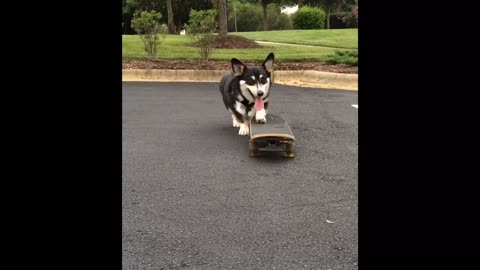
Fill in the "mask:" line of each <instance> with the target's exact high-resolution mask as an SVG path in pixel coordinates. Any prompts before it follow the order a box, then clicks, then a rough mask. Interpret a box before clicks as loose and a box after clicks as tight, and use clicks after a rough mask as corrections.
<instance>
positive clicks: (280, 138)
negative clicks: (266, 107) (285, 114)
mask: <svg viewBox="0 0 480 270" xmlns="http://www.w3.org/2000/svg"><path fill="white" fill-rule="evenodd" d="M266 118H267V122H266V123H265V124H261V123H256V122H255V121H254V120H252V121H250V134H249V141H248V154H249V156H250V157H256V156H260V155H261V152H284V154H285V156H286V157H290V158H293V157H295V136H294V135H293V132H292V130H291V129H290V127H289V126H288V124H287V122H286V121H285V120H284V119H283V118H281V117H280V116H278V115H274V114H268V115H267V116H266Z"/></svg>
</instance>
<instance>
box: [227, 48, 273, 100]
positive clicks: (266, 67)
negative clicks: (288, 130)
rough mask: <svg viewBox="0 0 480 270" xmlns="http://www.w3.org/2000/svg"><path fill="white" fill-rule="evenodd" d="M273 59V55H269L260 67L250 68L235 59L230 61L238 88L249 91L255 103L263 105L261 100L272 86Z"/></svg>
mask: <svg viewBox="0 0 480 270" xmlns="http://www.w3.org/2000/svg"><path fill="white" fill-rule="evenodd" d="M274 57H275V55H274V54H273V53H270V54H269V55H268V56H267V58H266V59H265V61H264V62H263V64H262V65H261V66H252V67H247V66H246V65H244V64H243V63H242V62H240V60H238V59H236V58H233V59H232V71H233V74H234V76H235V77H237V78H238V80H239V82H240V88H241V89H242V91H245V90H247V91H249V92H250V94H252V96H253V97H254V99H255V103H258V102H261V103H262V104H263V99H265V98H266V97H267V96H268V92H269V90H270V85H271V84H272V81H271V75H272V72H273V60H274ZM262 97H263V99H262ZM262 107H263V106H262Z"/></svg>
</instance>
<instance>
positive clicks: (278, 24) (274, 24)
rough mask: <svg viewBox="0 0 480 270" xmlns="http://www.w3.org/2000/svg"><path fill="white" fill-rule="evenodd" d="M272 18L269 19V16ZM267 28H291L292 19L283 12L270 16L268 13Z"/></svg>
mask: <svg viewBox="0 0 480 270" xmlns="http://www.w3.org/2000/svg"><path fill="white" fill-rule="evenodd" d="M272 17H273V19H272V20H271V19H270V18H272ZM268 22H269V23H268V29H269V30H290V29H293V26H292V21H291V20H290V17H289V16H288V15H287V14H285V13H280V14H278V15H273V16H271V17H270V14H269V15H268Z"/></svg>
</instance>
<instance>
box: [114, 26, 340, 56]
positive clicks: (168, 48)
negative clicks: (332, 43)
mask: <svg viewBox="0 0 480 270" xmlns="http://www.w3.org/2000/svg"><path fill="white" fill-rule="evenodd" d="M272 32H274V31H272ZM269 33H270V32H269ZM189 44H191V40H190V39H189V37H188V36H180V35H166V37H165V39H163V41H162V43H161V44H160V47H159V51H158V53H157V58H159V59H181V60H200V56H199V55H198V53H197V52H196V50H195V48H194V47H190V46H189ZM335 50H336V49H335V48H326V47H318V48H311V47H295V46H285V45H268V46H264V48H261V49H215V50H214V51H213V53H212V55H211V57H210V59H211V60H213V61H230V60H231V59H232V58H233V57H235V58H238V59H240V60H241V61H256V62H258V61H263V60H265V57H266V56H267V55H268V53H270V52H274V53H275V60H276V61H278V62H296V61H305V62H311V61H323V60H324V59H325V57H326V56H327V55H332V54H334V53H335ZM122 56H123V58H130V59H135V58H136V59H138V58H142V59H144V58H147V54H146V53H145V52H144V51H143V49H142V42H141V40H140V38H139V37H138V36H136V35H124V36H123V37H122Z"/></svg>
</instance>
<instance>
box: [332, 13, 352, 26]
mask: <svg viewBox="0 0 480 270" xmlns="http://www.w3.org/2000/svg"><path fill="white" fill-rule="evenodd" d="M346 28H350V27H348V26H347V25H346V24H345V23H343V22H342V20H341V18H339V17H338V16H337V14H336V13H331V14H330V29H346Z"/></svg>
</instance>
